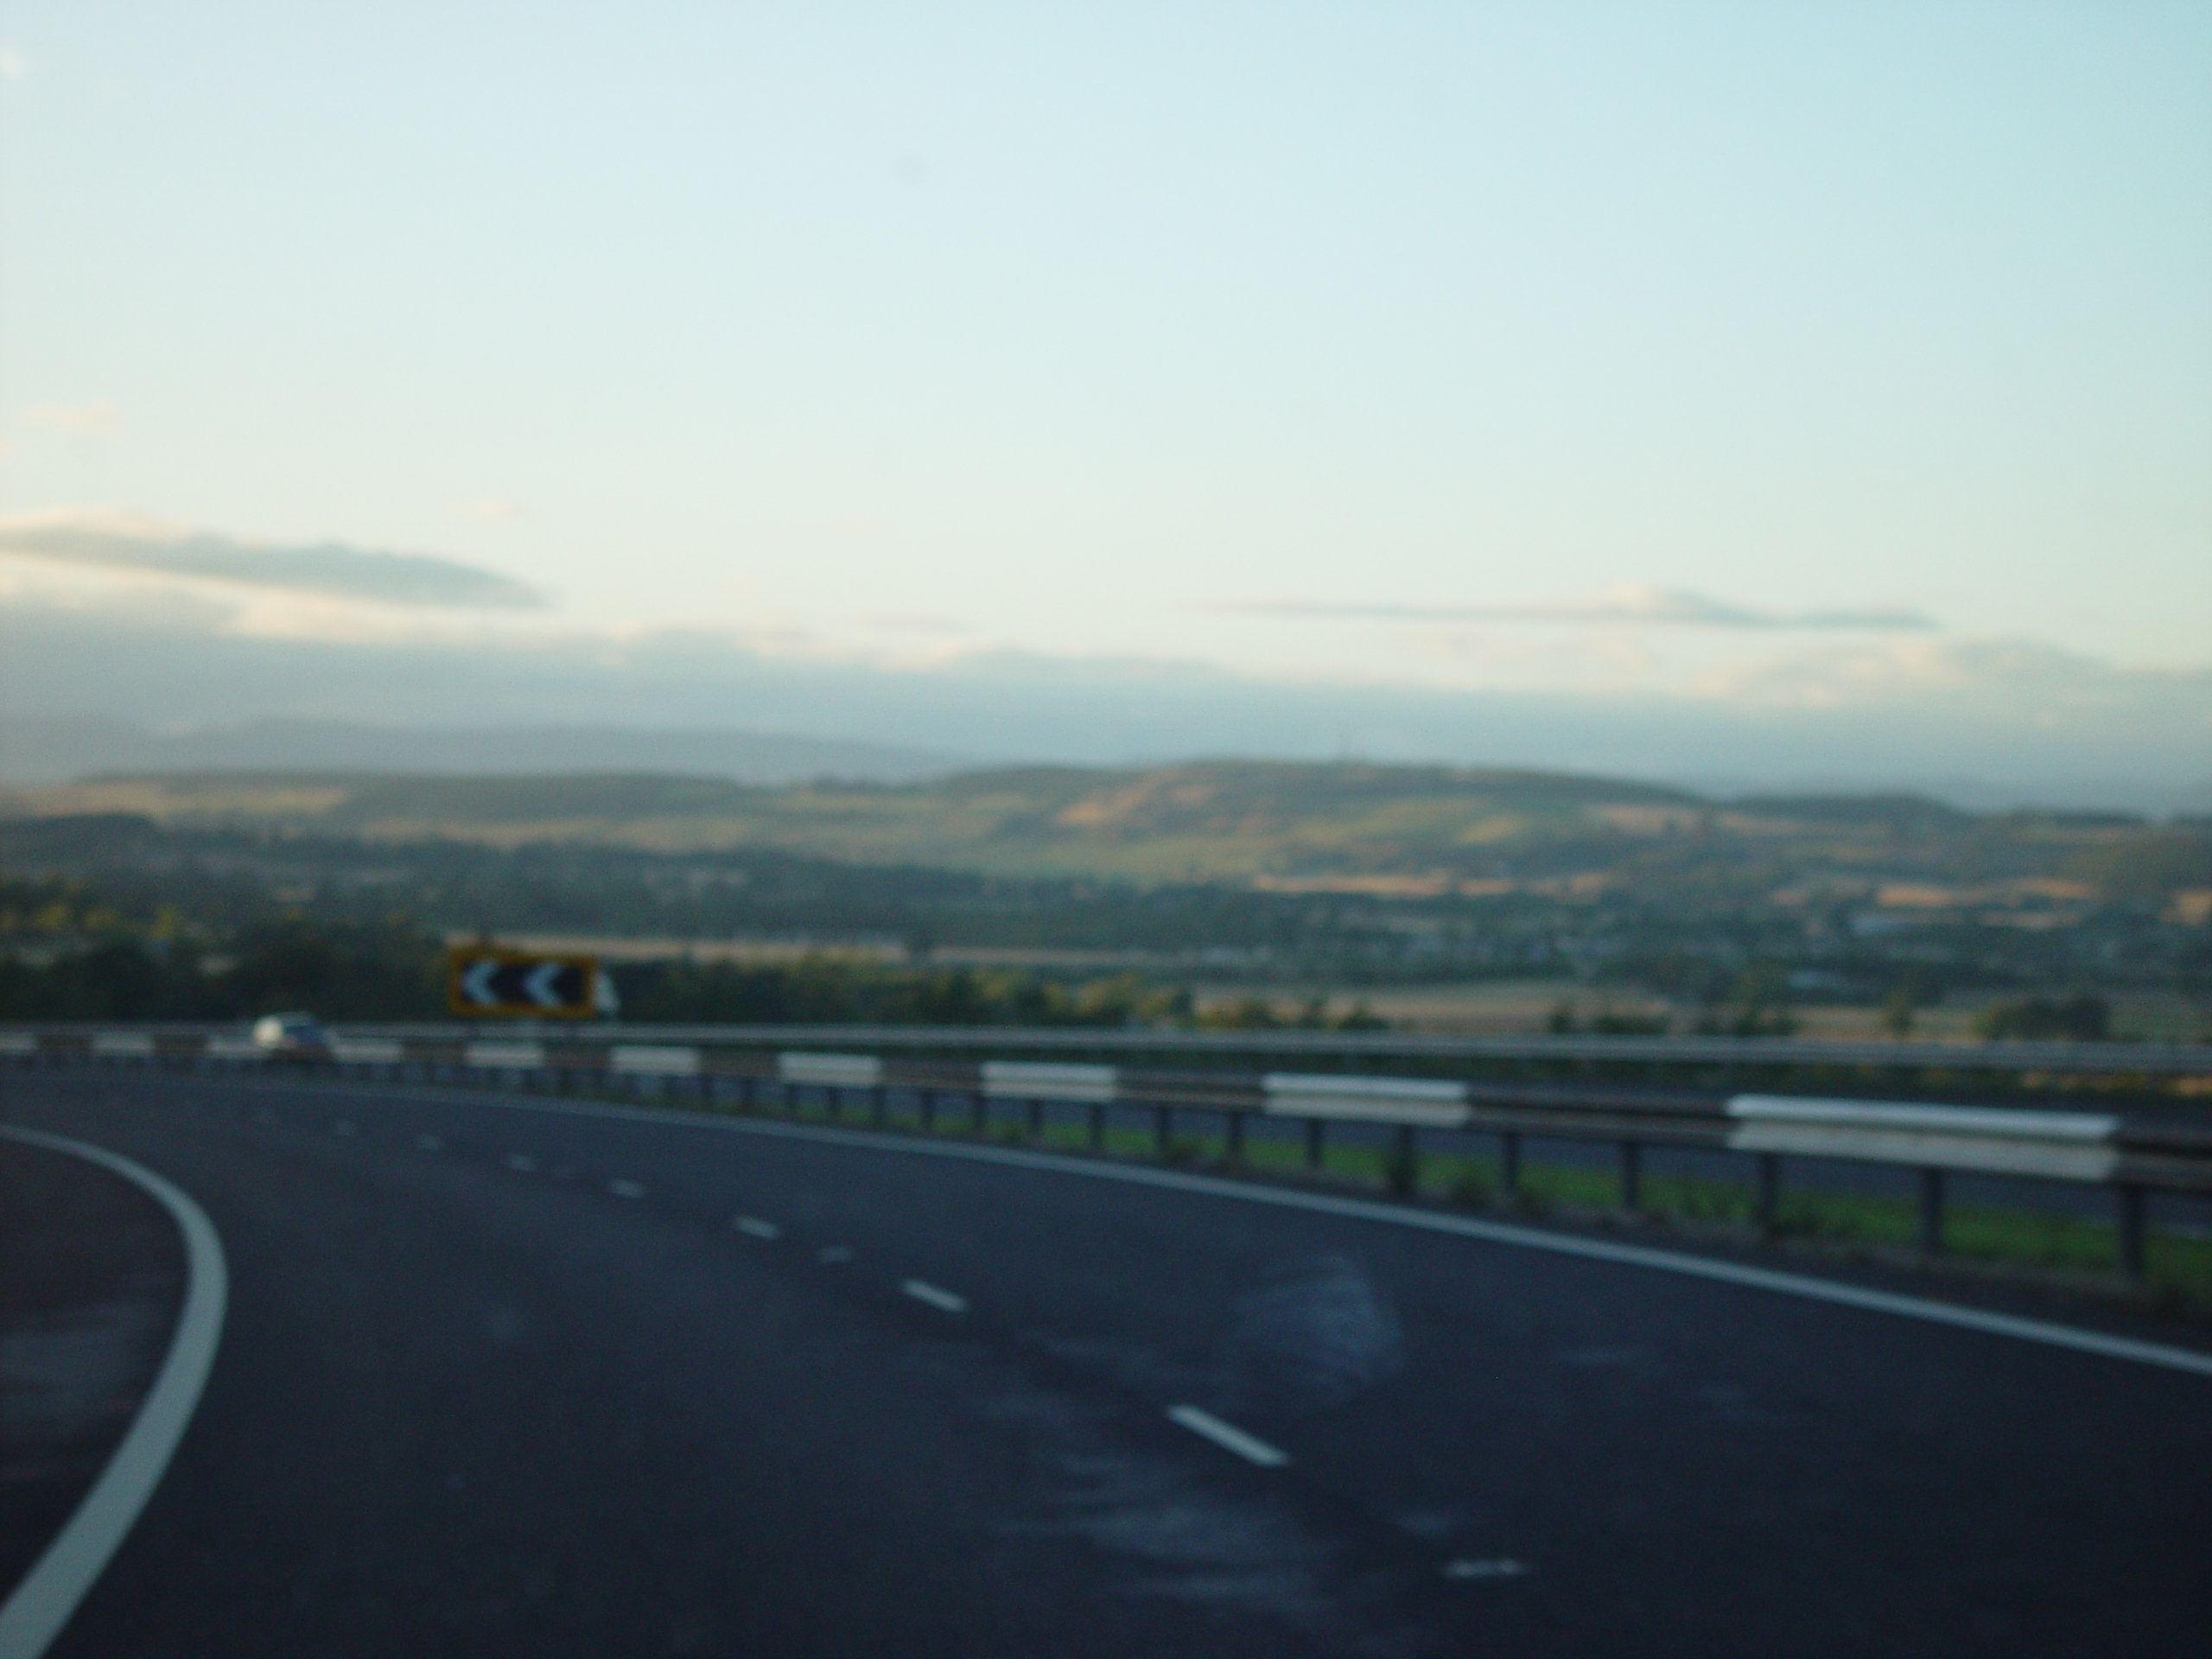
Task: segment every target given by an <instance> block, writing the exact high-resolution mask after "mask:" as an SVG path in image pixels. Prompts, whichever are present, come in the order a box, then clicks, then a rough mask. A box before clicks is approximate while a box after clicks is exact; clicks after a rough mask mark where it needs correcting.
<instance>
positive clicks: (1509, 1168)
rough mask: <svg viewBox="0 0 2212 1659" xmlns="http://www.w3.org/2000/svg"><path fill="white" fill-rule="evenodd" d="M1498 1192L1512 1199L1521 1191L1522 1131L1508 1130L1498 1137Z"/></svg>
mask: <svg viewBox="0 0 2212 1659" xmlns="http://www.w3.org/2000/svg"><path fill="white" fill-rule="evenodd" d="M1497 1190H1498V1192H1500V1193H1501V1194H1502V1195H1503V1196H1504V1197H1506V1198H1513V1197H1515V1196H1516V1195H1517V1194H1518V1193H1519V1192H1520V1191H1521V1131H1520V1130H1518V1129H1506V1130H1503V1131H1502V1132H1501V1133H1500V1134H1499V1135H1498V1137H1497Z"/></svg>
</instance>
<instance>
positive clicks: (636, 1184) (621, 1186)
mask: <svg viewBox="0 0 2212 1659" xmlns="http://www.w3.org/2000/svg"><path fill="white" fill-rule="evenodd" d="M607 1191H608V1192H612V1193H613V1195H614V1196H615V1197H616V1198H644V1197H645V1183H644V1182H642V1181H609V1182H608V1183H607Z"/></svg>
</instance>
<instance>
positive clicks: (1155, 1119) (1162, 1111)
mask: <svg viewBox="0 0 2212 1659" xmlns="http://www.w3.org/2000/svg"><path fill="white" fill-rule="evenodd" d="M1174 1128H1175V1115H1174V1113H1173V1112H1172V1111H1170V1110H1169V1109H1167V1108H1166V1107H1165V1106H1155V1107H1154V1108H1153V1109H1152V1155H1153V1156H1154V1157H1155V1158H1165V1157H1166V1156H1167V1142H1168V1140H1169V1138H1170V1136H1171V1135H1173V1131H1174Z"/></svg>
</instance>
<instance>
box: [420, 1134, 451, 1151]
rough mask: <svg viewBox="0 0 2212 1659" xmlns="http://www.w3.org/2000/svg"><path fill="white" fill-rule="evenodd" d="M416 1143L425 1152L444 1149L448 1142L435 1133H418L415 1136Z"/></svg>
mask: <svg viewBox="0 0 2212 1659" xmlns="http://www.w3.org/2000/svg"><path fill="white" fill-rule="evenodd" d="M415 1144H416V1146H418V1147H422V1148H423V1151H425V1152H437V1151H440V1150H442V1148H443V1147H444V1146H445V1144H446V1143H445V1142H444V1141H441V1140H439V1139H438V1137H437V1136H436V1135H416V1137H415Z"/></svg>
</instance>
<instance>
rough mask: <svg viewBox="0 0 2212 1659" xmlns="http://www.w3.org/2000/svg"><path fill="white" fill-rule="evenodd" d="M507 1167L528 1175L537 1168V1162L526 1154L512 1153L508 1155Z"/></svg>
mask: <svg viewBox="0 0 2212 1659" xmlns="http://www.w3.org/2000/svg"><path fill="white" fill-rule="evenodd" d="M507 1167H508V1168H509V1169H518V1170H520V1171H522V1173H524V1174H525V1175H527V1174H529V1173H530V1172H531V1170H533V1169H536V1168H537V1159H535V1158H533V1157H531V1155H530V1154H528V1153H526V1152H511V1153H509V1154H507Z"/></svg>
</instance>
